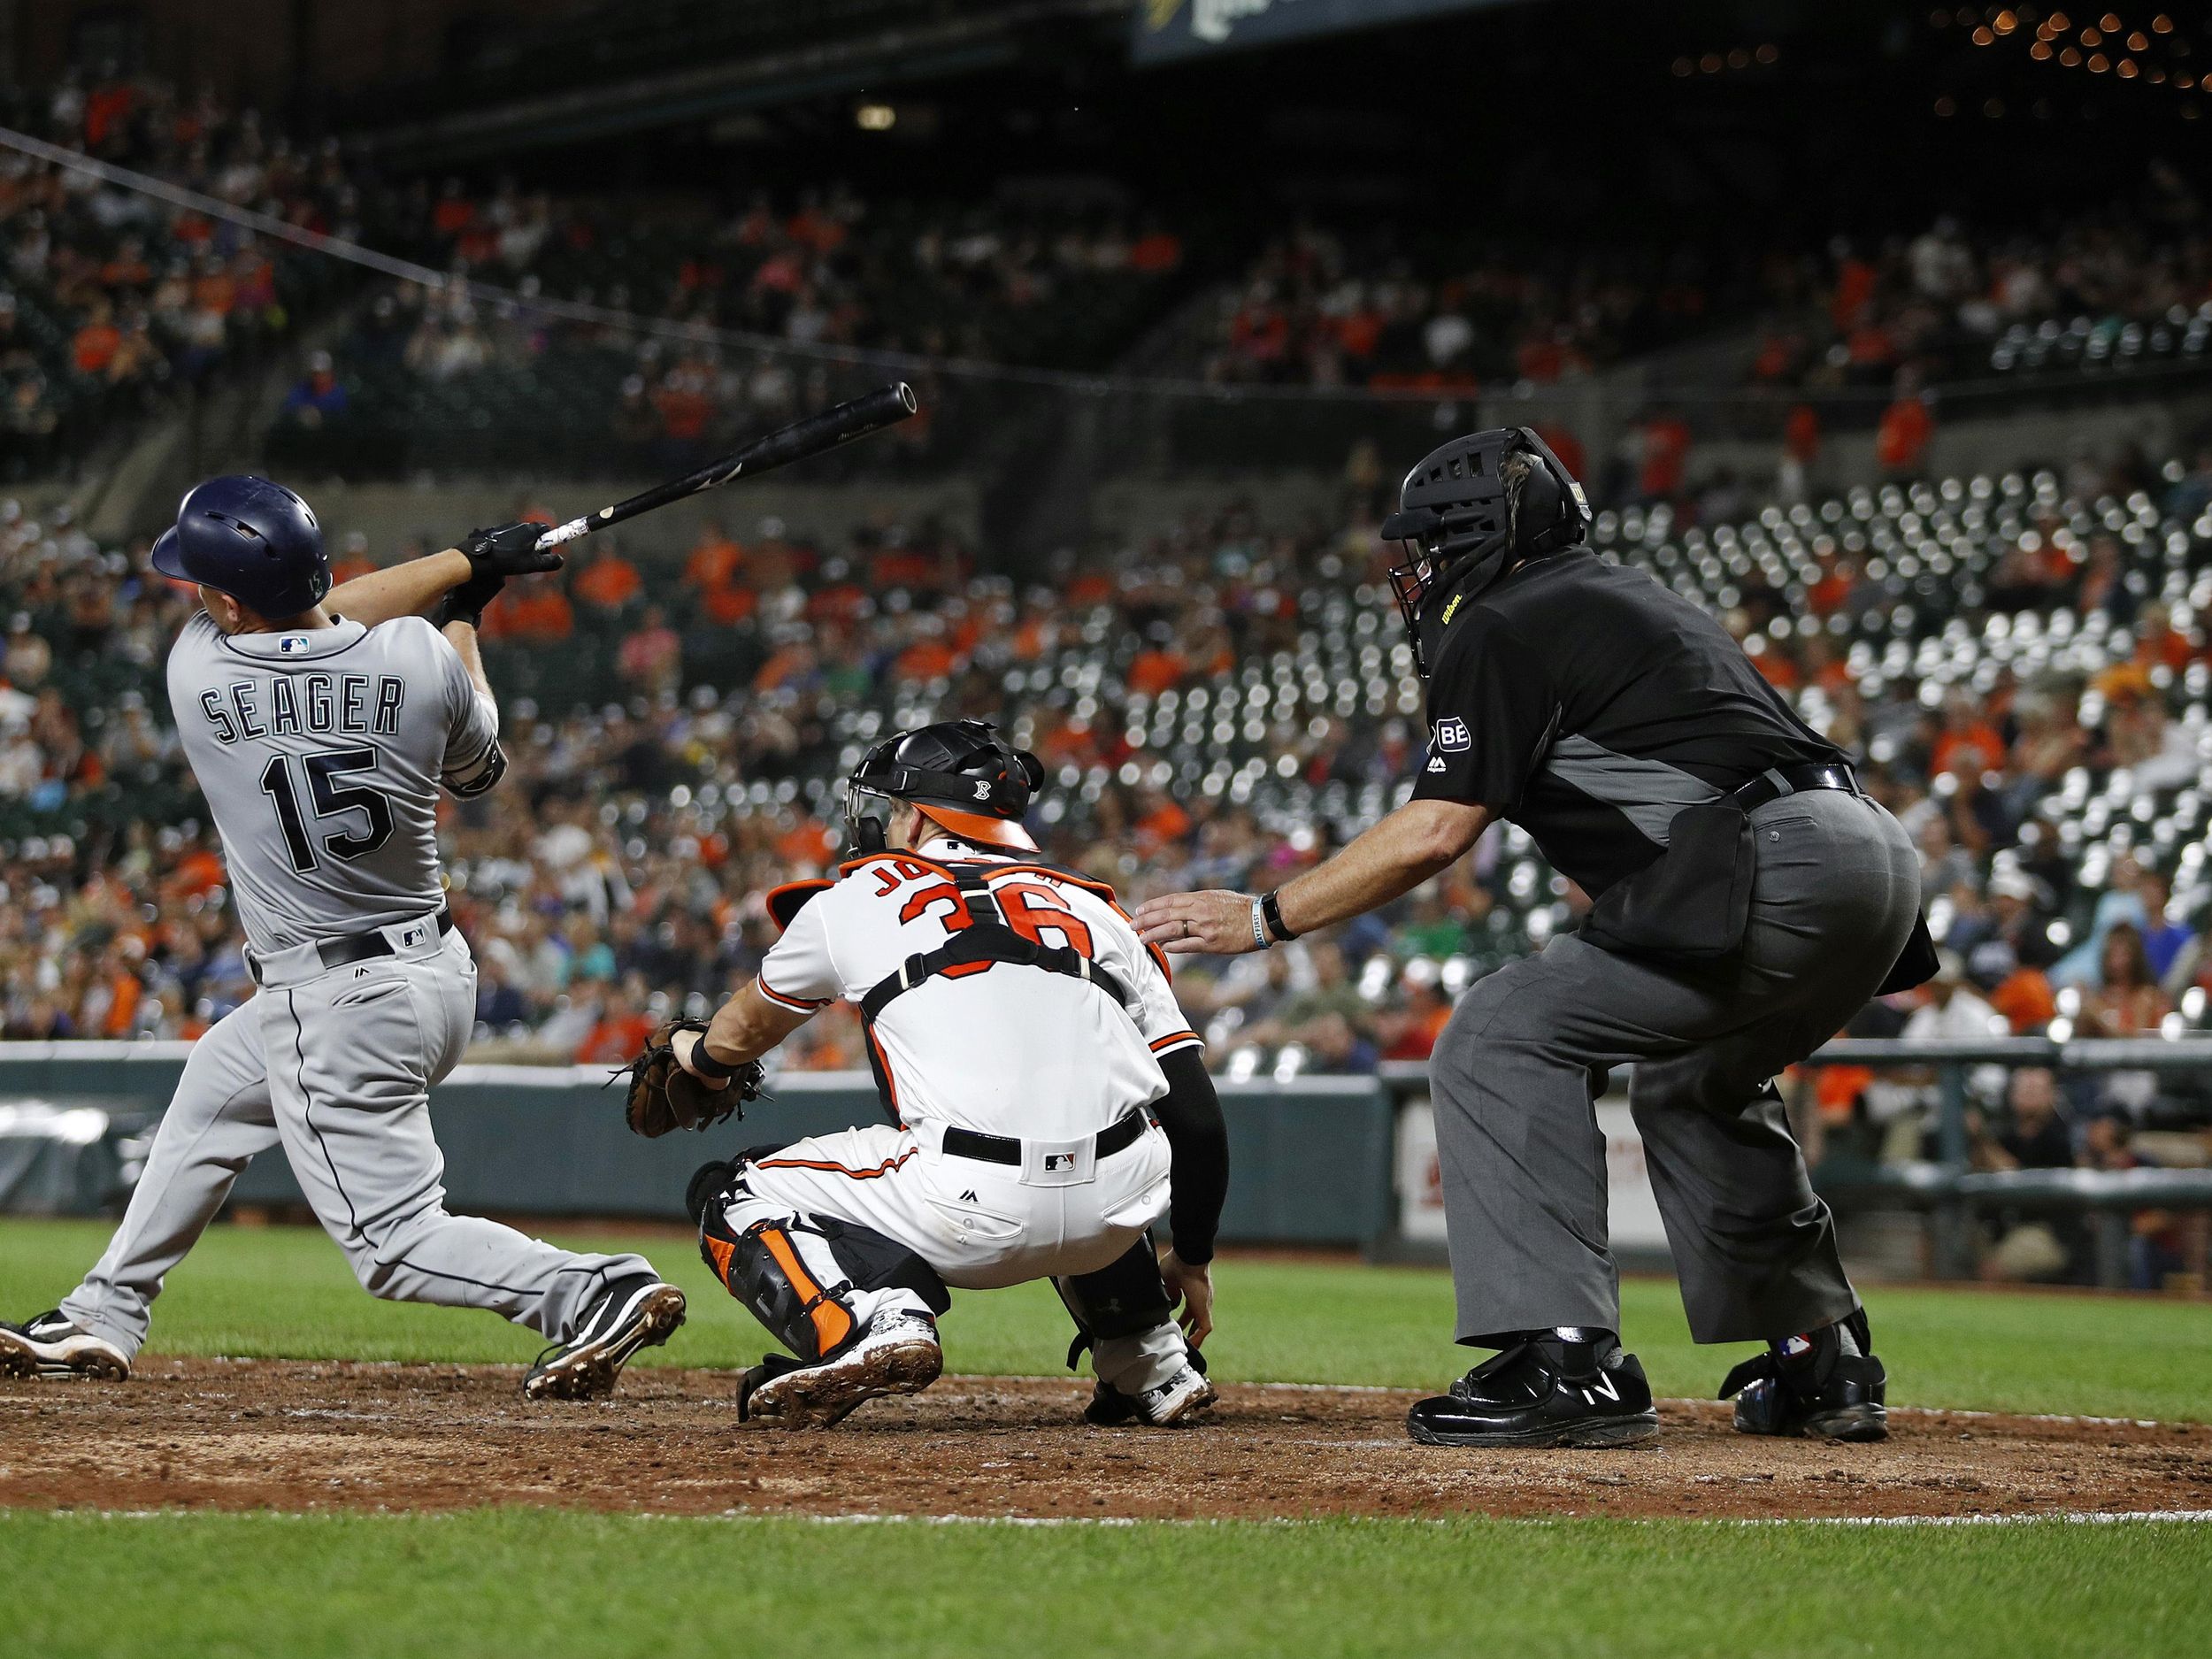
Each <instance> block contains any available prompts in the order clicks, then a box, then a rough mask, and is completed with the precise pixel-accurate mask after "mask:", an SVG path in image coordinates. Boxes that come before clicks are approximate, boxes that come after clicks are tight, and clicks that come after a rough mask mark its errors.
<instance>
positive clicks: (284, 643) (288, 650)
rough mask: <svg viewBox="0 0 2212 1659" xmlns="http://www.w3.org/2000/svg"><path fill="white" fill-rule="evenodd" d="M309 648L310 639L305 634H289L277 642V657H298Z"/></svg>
mask: <svg viewBox="0 0 2212 1659" xmlns="http://www.w3.org/2000/svg"><path fill="white" fill-rule="evenodd" d="M307 646H308V639H307V635H305V634H285V635H283V636H282V637H281V638H280V639H279V640H278V641H277V655H278V656H279V657H297V656H300V655H301V654H303V652H304V651H305V650H306V649H307Z"/></svg>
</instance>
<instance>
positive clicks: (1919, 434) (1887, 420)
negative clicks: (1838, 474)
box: [1874, 370, 1935, 478]
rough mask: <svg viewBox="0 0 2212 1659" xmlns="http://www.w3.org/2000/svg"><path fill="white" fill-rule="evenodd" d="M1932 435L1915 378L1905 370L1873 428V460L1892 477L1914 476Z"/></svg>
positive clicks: (1931, 421) (1930, 417)
mask: <svg viewBox="0 0 2212 1659" xmlns="http://www.w3.org/2000/svg"><path fill="white" fill-rule="evenodd" d="M1934 435H1935V417H1934V416H1933V415H1932V414H1930V413H1929V412H1928V403H1927V400H1926V399H1925V398H1924V397H1923V396H1921V394H1920V386H1919V379H1918V377H1917V376H1916V375H1915V374H1913V373H1911V371H1909V370H1901V371H1900V372H1899V373H1898V376H1897V396H1896V399H1895V401H1894V402H1893V403H1891V404H1890V406H1889V407H1888V408H1887V409H1886V410H1884V411H1882V423H1881V425H1880V426H1878V427H1876V428H1875V431H1874V459H1875V460H1876V462H1877V463H1878V464H1879V465H1880V466H1881V469H1882V471H1883V472H1885V473H1886V474H1887V475H1888V476H1890V477H1892V478H1910V477H1913V476H1916V474H1917V473H1918V472H1920V471H1921V468H1922V465H1923V464H1924V462H1925V461H1926V459H1927V456H1928V440H1929V439H1931V438H1932V437H1933V436H1934Z"/></svg>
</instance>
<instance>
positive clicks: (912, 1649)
mask: <svg viewBox="0 0 2212 1659" xmlns="http://www.w3.org/2000/svg"><path fill="white" fill-rule="evenodd" d="M0 1590H4V1591H6V1592H8V1593H9V1601H10V1604H11V1605H10V1612H9V1616H8V1627H9V1628H8V1634H9V1639H10V1640H9V1644H8V1650H9V1651H10V1652H12V1653H20V1654H24V1655H41V1656H42V1659H73V1656H74V1655H98V1659H111V1656H112V1655H119V1654H123V1655H130V1654H162V1655H200V1654H264V1653H265V1654H280V1655H364V1656H373V1659H391V1656H392V1655H405V1654H433V1653H434V1654H438V1655H449V1656H450V1659H470V1656H472V1655H511V1654H530V1655H549V1654H584V1655H596V1656H599V1659H617V1656H618V1655H651V1656H653V1659H658V1656H659V1655H665V1654H669V1653H672V1652H673V1653H690V1652H700V1651H705V1652H710V1653H713V1654H718V1655H719V1654H728V1655H755V1654H759V1655H784V1654H805V1655H825V1656H827V1655H999V1654H1005V1655H1035V1654H1039V1653H1050V1652H1060V1653H1079V1652H1110V1653H1118V1652H1122V1651H1125V1650H1126V1651H1131V1652H1142V1653H1162V1654H1183V1655H1241V1654H1253V1655H1270V1654H1296V1655H1313V1656H1314V1659H1321V1656H1323V1655H1368V1654H1372V1655H1389V1656H1397V1659H1411V1656H1412V1655H1426V1654H1464V1653H1470V1652H1485V1651H1488V1652H1512V1653H1554V1652H1557V1653H1568V1654H1573V1655H1588V1656H1590V1659H1603V1656H1605V1655H1672V1654H1684V1655H1731V1656H1732V1659H1748V1656H1750V1655H1763V1654H1783V1653H1786V1654H1790V1655H1863V1654H1877V1655H1891V1654H1935V1653H1940V1654H1942V1655H1946V1659H1972V1656H1973V1655H1993V1656H1994V1659H2019V1656H2020V1655H2028V1654H2034V1655H2075V1654H2079V1655H2104V1654H2175V1655H2179V1654H2184V1653H2191V1652H2199V1651H2201V1649H2202V1644H2203V1640H2204V1633H2205V1631H2206V1629H2207V1628H2208V1621H2212V1531H2208V1529H2207V1528H2205V1527H2202V1526H2192V1525H2179V1524H2158V1523H2139V1524H2131V1525H2107V1526H2092V1525H2078V1524H2073V1523H2068V1522H2063V1521H2049V1522H2039V1523H2036V1524H2033V1525H2022V1526H2016V1527H2007V1528H1986V1527H1984V1528H1950V1529H1932V1528H1924V1529H1909V1530H1908V1529H1898V1528H1871V1527H1848V1526H1835V1525H1817V1524H1812V1525H1785V1526H1758V1527H1747V1526H1740V1525H1730V1524H1727V1523H1708V1522H1671V1523H1641V1524H1639V1523H1633V1522H1614V1521H1577V1522H1563V1523H1535V1524H1531V1523H1513V1522H1486V1521H1466V1522H1453V1523H1444V1524H1422V1523H1417V1522H1416V1523H1407V1522H1401V1523H1391V1522H1336V1523H1322V1524H1312V1525H1306V1524H1290V1525H1270V1524H1266V1523H1243V1524H1230V1523H1223V1524H1217V1525H1203V1526H1178V1525H1149V1526H1127V1527H1102V1526H1071V1527H1056V1528H1039V1527H1018V1526H1013V1525H1003V1524H1001V1525H973V1526H933V1525H928V1524H927V1523H921V1522H907V1523H900V1524H887V1525H871V1526H838V1525H823V1524H820V1523H815V1522H806V1521H787V1520H778V1521H768V1520H704V1521H667V1520H654V1519H647V1518H641V1517H610V1516H590V1515H575V1514H565V1513H560V1512H557V1511H548V1510H504V1511H502V1510H492V1511H483V1510H480V1511H476V1512H473V1513H468V1514H461V1515H449V1516H442V1517H410V1518H401V1517H372V1516H357V1517H344V1516H314V1517H285V1516H255V1515H243V1516H197V1515H165V1516H150V1517H130V1518H120V1517H90V1516H75V1515H35V1516H26V1515H18V1516H12V1517H8V1519H7V1520H6V1521H5V1522H4V1523H0Z"/></svg>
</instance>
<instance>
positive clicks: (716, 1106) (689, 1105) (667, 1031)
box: [615, 1019, 762, 1138]
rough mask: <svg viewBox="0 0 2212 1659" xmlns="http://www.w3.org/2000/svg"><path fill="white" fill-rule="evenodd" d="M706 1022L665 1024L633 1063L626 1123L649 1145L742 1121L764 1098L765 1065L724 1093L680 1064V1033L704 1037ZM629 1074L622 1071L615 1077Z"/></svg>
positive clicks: (755, 1064)
mask: <svg viewBox="0 0 2212 1659" xmlns="http://www.w3.org/2000/svg"><path fill="white" fill-rule="evenodd" d="M706 1028H707V1022H706V1021H705V1020H703V1019H671V1020H664V1021H663V1022H662V1023H661V1025H659V1026H658V1027H657V1029H656V1030H655V1031H654V1033H653V1034H652V1036H651V1037H649V1038H648V1039H647V1040H646V1044H645V1052H644V1053H643V1054H641V1055H640V1056H638V1057H637V1058H636V1059H634V1060H633V1061H631V1062H630V1064H629V1068H628V1076H629V1079H630V1089H629V1097H628V1099H627V1100H626V1102H624V1105H623V1114H622V1115H623V1117H624V1118H626V1119H627V1120H628V1122H629V1125H630V1127H631V1128H632V1129H633V1130H634V1131H635V1132H636V1133H639V1134H641V1135H644V1136H646V1137H648V1138H651V1137H653V1136H656V1135H664V1134H666V1133H668V1132H669V1131H670V1130H672V1129H708V1128H711V1127H712V1126H713V1125H716V1124H718V1123H720V1122H721V1121H722V1120H723V1119H724V1118H727V1117H730V1116H731V1115H732V1114H733V1113H734V1114H735V1115H736V1116H738V1117H740V1118H742V1117H743V1116H744V1115H745V1102H747V1101H750V1100H758V1099H759V1098H760V1096H761V1080H762V1071H761V1069H760V1062H759V1061H757V1060H751V1061H748V1062H747V1063H746V1064H743V1065H741V1066H740V1067H738V1068H737V1071H736V1074H735V1075H734V1076H733V1077H732V1078H731V1079H730V1080H729V1082H728V1083H726V1085H724V1086H723V1087H720V1088H710V1087H708V1086H707V1085H706V1084H704V1083H702V1082H701V1081H700V1080H699V1079H697V1078H695V1077H694V1076H692V1075H691V1073H690V1072H688V1071H685V1070H684V1069H683V1067H682V1066H681V1065H680V1064H677V1061H676V1049H675V1047H674V1044H675V1040H676V1033H678V1032H680V1031H695V1032H698V1033H702V1034H703V1033H705V1031H706ZM623 1075H624V1073H623V1072H620V1071H618V1072H616V1073H615V1076H616V1077H621V1076H623Z"/></svg>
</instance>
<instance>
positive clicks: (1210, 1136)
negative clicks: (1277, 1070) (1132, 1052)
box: [1152, 1043, 1229, 1266]
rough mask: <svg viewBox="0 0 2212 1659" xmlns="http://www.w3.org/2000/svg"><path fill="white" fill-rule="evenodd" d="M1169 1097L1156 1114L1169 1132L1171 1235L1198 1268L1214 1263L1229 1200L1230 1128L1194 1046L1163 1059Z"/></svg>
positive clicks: (1156, 1107) (1179, 1250)
mask: <svg viewBox="0 0 2212 1659" xmlns="http://www.w3.org/2000/svg"><path fill="white" fill-rule="evenodd" d="M1160 1070H1161V1071H1164V1072H1165V1073H1166V1074H1167V1093H1166V1094H1164V1095H1162V1096H1161V1097H1160V1098H1159V1099H1158V1100H1156V1101H1154V1102H1152V1115H1153V1116H1154V1117H1155V1118H1158V1119H1159V1120H1160V1127H1161V1128H1163V1129H1164V1130H1166V1131H1167V1144H1168V1151H1169V1153H1170V1154H1171V1156H1172V1158H1173V1165H1172V1169H1171V1173H1170V1175H1169V1177H1168V1188H1169V1193H1170V1200H1169V1204H1168V1216H1167V1223H1168V1233H1169V1235H1170V1236H1171V1238H1172V1239H1173V1240H1174V1243H1175V1254H1176V1255H1178V1256H1180V1257H1182V1259H1183V1260H1185V1261H1186V1262H1188V1263H1191V1264H1192V1265H1193V1266H1196V1265H1198V1264H1199V1263H1202V1262H1210V1261H1212V1260H1213V1259H1214V1233H1215V1231H1216V1230H1217V1228H1218V1227H1219V1226H1220V1225H1221V1204H1222V1201H1223V1200H1224V1199H1225V1198H1227V1197H1228V1195H1229V1129H1228V1125H1226V1124H1225V1123H1223V1122H1222V1120H1221V1100H1220V1097H1219V1096H1218V1095H1217V1094H1215V1093H1214V1080H1213V1079H1211V1078H1210V1077H1209V1076H1207V1075H1206V1051H1205V1050H1204V1049H1203V1048H1200V1047H1199V1046H1198V1045H1197V1044H1196V1043H1192V1044H1189V1045H1188V1046H1187V1047H1185V1048H1178V1049H1176V1050H1175V1051H1174V1052H1172V1053H1171V1054H1164V1055H1162V1056H1160Z"/></svg>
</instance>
